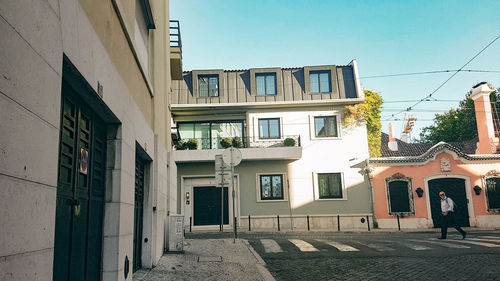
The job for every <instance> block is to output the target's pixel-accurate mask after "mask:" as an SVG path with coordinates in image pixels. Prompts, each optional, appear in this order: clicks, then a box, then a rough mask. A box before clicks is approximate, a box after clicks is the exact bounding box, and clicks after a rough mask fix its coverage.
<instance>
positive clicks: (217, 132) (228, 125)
mask: <svg viewBox="0 0 500 281" xmlns="http://www.w3.org/2000/svg"><path fill="white" fill-rule="evenodd" d="M178 128H179V135H180V137H181V139H182V140H184V141H187V140H189V139H196V140H197V141H198V149H217V148H223V147H222V144H221V140H222V139H224V138H234V137H240V138H243V121H233V122H231V121H219V122H213V121H212V122H191V123H187V122H186V123H179V124H178Z"/></svg>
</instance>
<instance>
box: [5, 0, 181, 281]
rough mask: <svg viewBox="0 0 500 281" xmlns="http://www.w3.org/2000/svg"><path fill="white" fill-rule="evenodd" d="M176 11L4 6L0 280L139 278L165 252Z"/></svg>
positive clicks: (39, 0) (154, 3)
mask: <svg viewBox="0 0 500 281" xmlns="http://www.w3.org/2000/svg"><path fill="white" fill-rule="evenodd" d="M168 5H169V3H168V1H163V0H110V1H101V0H36V1H27V0H16V1H13V0H1V1H0V116H1V122H0V151H1V153H0V194H1V196H0V225H1V227H0V280H131V279H132V274H133V272H134V271H135V270H136V269H137V268H140V267H151V266H153V265H154V264H155V263H156V262H157V261H158V259H159V258H160V257H161V255H162V254H163V250H164V245H165V224H164V222H165V220H166V217H167V215H168V214H169V212H174V213H175V212H176V209H177V206H176V203H175V202H176V197H175V193H176V190H175V189H171V188H170V186H171V183H170V182H169V172H168V169H167V167H168V165H169V148H170V147H171V140H170V122H167V120H170V112H169V110H168V108H169V107H168V102H169V101H168V97H169V95H170V91H171V90H170V89H171V78H174V79H179V78H180V77H182V67H181V65H182V62H181V51H180V47H181V46H180V44H179V45H176V47H173V48H170V43H169V41H170V39H169V38H170V36H169V34H170V33H169V6H168ZM177 31H178V29H177ZM174 41H180V40H174ZM178 43H180V42H178Z"/></svg>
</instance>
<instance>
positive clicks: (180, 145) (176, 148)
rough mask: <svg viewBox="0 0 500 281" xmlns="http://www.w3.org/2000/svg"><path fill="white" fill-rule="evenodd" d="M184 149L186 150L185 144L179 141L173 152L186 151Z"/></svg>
mask: <svg viewBox="0 0 500 281" xmlns="http://www.w3.org/2000/svg"><path fill="white" fill-rule="evenodd" d="M186 149H187V147H186V142H185V141H184V140H179V141H178V142H177V143H176V144H175V150H186Z"/></svg>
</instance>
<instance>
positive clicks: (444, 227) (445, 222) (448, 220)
mask: <svg viewBox="0 0 500 281" xmlns="http://www.w3.org/2000/svg"><path fill="white" fill-rule="evenodd" d="M448 226H453V227H454V228H455V229H456V230H457V231H458V232H460V234H462V236H465V231H464V230H463V229H462V228H460V226H458V225H457V223H456V222H455V213H454V212H448V214H447V215H446V216H442V219H441V237H442V238H446V234H447V233H448Z"/></svg>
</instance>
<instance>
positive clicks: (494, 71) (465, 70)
mask: <svg viewBox="0 0 500 281" xmlns="http://www.w3.org/2000/svg"><path fill="white" fill-rule="evenodd" d="M456 71H460V72H483V73H484V72H486V73H500V70H477V69H461V70H460V69H448V70H433V71H422V72H409V73H397V74H383V75H372V76H364V77H360V78H359V79H370V78H384V77H396V76H413V75H423V74H436V73H446V72H456Z"/></svg>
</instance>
